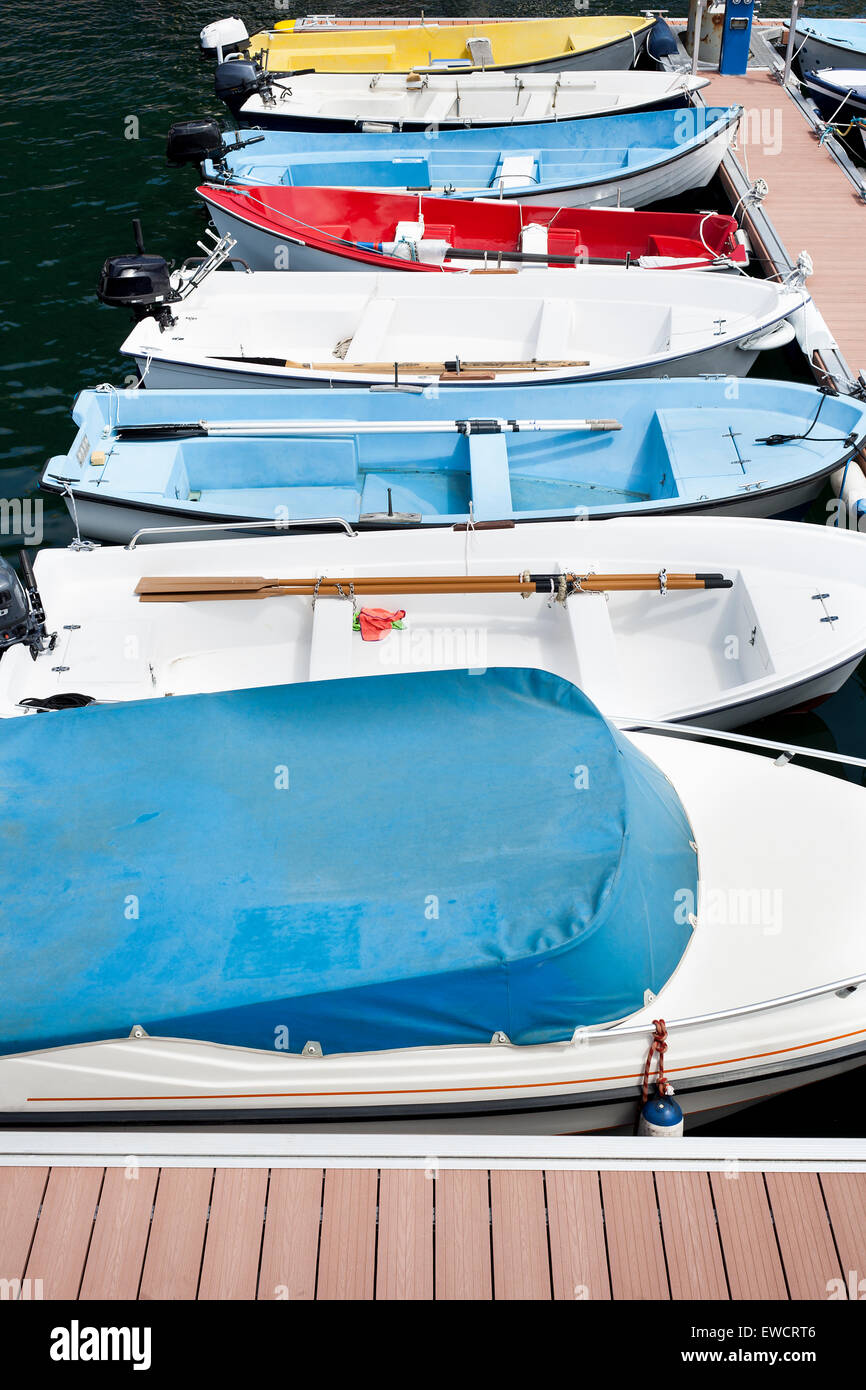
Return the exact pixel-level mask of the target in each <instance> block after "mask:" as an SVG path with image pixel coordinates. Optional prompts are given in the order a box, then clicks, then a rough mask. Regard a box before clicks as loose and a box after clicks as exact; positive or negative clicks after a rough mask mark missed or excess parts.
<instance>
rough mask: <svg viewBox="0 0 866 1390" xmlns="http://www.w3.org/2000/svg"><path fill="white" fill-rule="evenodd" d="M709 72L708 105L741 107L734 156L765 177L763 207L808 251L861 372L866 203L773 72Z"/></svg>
mask: <svg viewBox="0 0 866 1390" xmlns="http://www.w3.org/2000/svg"><path fill="white" fill-rule="evenodd" d="M708 75H709V76H710V86H709V87H708V88H707V89H706V91H705V92H704V93H703V95H704V98H705V100H706V101H707V103H708V104H713V105H722V106H728V105H731V104H734V103H739V105H741V106H742V107H743V108H744V112H745V114H744V118H743V121H742V123H741V128H740V136H739V148H738V150H737V152H736V158H737V160H738V162H739V164H740V166H741V167H742V169H743V171H744V172H745V174H746V176H747V178H748V179H749V180H750V181H753V180H755V179H757V178H763V179H765V180H766V182H767V184H768V186H769V190H770V191H769V195H768V196H767V199H766V201H765V203H764V210H765V212H766V213H767V216H768V217H769V218H770V220H771V221H772V223H773V226H774V227H775V229H776V231H777V232H778V234H779V236H780V238H781V240H782V241H783V242H784V244H785V246H786V248H787V250H788V253H789V256H790V258H791V260H792V261H796V259H797V256H798V255H799V253H800V252H801V251H803V250H805V251H808V252H809V254H810V255H811V257H812V260H813V262H814V266H815V271H814V274H813V275H811V276H810V277H809V280H808V281H807V288H808V290H809V291H810V293H811V294H812V297H813V299H814V300H815V303H816V305H817V307H818V309H819V310H820V311H821V314H822V315H823V317H824V319H825V320H826V322H827V324H828V325H829V327H830V330H831V332H832V333H833V335H834V337H835V339H836V342H837V343H838V345H839V350H840V352H841V353H842V355H843V357H844V358H845V359H846V361H847V362H848V364H849V366H850V367H851V369H852V370H853V372H854V374H855V376H856V374H857V373H858V372H859V371H861V370H866V285H864V281H863V278H862V275H861V274H860V273H858V271H857V270H856V269H855V267H857V266H858V265H859V264H860V262H861V261H862V256H863V249H864V246H866V203H864V201H863V198H862V197H860V196H859V195H858V192H857V190H856V189H855V188H854V186H853V184H851V183H850V181H849V180H848V178H847V177H846V175H845V173H844V171H843V170H842V169H841V168H840V166H839V165H838V164H837V162H836V161H835V160H834V158H833V156H832V155H831V154H830V152H829V150H827V149H826V148H824V147H822V146H821V144H820V142H819V139H818V136H817V135H816V133H815V131H814V130H813V129H812V127H811V126H810V124H809V122H808V121H807V120H806V119H805V117H804V116H803V114H802V112H801V111H800V109H799V108H798V107H797V105H796V104H795V103H794V101H793V100H792V99H791V97H790V96H789V95H788V93H787V92H786V91H785V90H784V88H783V87H782V86H781V85H780V84H779V83H778V82H777V81H775V80H774V78H773V77H772V75H771V73H770V72H768V71H767V70H766V69H755V70H750V71H749V72H748V74H747V75H746V76H745V77H725V76H721V75H720V74H718V73H712V74H708ZM746 223H747V226H748V230H749V232H750V235H751V236H752V240H753V244H755V249H756V251H758V253H759V254H760V253H761V246H760V233H759V232H758V231H756V228H755V226H754V224H753V223H751V221H750V219H749V217H748V216H747V217H746ZM770 269H772V266H770Z"/></svg>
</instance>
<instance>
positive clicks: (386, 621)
mask: <svg viewBox="0 0 866 1390" xmlns="http://www.w3.org/2000/svg"><path fill="white" fill-rule="evenodd" d="M405 616H406V609H405V608H398V609H397V612H396V613H389V612H388V610H387V608H362V609H361V610H360V612H359V613H358V624H359V626H360V628H361V640H362V641H363V642H381V640H382V638H383V637H384V636H386V634H387V633H389V632H390V631H391V624H392V623H399V622H400V621H401V620H402V619H403V618H405Z"/></svg>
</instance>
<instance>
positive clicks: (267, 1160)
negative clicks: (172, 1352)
mask: <svg viewBox="0 0 866 1390" xmlns="http://www.w3.org/2000/svg"><path fill="white" fill-rule="evenodd" d="M130 1145H135V1146H137V1151H136V1152H135V1153H130V1152H125V1151H124V1150H125V1149H128V1148H129V1146H130ZM857 1271H860V1272H861V1273H862V1272H864V1271H866V1144H864V1143H862V1142H855V1141H851V1142H847V1143H846V1142H845V1141H830V1140H827V1141H802V1142H799V1141H798V1142H796V1143H794V1142H793V1141H772V1140H740V1141H736V1142H734V1141H731V1140H716V1141H714V1140H710V1139H682V1140H651V1139H650V1140H642V1139H613V1138H592V1137H589V1138H581V1139H576V1138H574V1139H539V1138H523V1139H520V1138H489V1137H488V1138H472V1139H462V1138H460V1139H458V1138H455V1137H454V1136H447V1137H445V1136H440V1137H435V1136H429V1137H422V1138H420V1139H417V1138H414V1137H411V1138H410V1137H407V1136H392V1135H387V1136H385V1135H365V1136H359V1137H347V1136H333V1137H328V1136H322V1135H284V1134H275V1133H268V1132H263V1133H257V1134H220V1135H214V1134H195V1133H193V1134H182V1133H181V1134H141V1135H129V1134H126V1135H124V1134H116V1133H112V1132H106V1133H83V1134H74V1133H70V1134H63V1133H57V1134H48V1135H40V1134H33V1133H15V1134H5V1135H4V1134H0V1290H2V1291H3V1293H4V1296H5V1297H16V1296H17V1297H19V1298H22V1299H27V1298H30V1299H36V1298H42V1299H46V1300H48V1299H79V1300H84V1301H87V1300H93V1299H124V1300H136V1299H138V1300H157V1299H180V1300H195V1299H199V1300H212V1299H243V1300H254V1299H259V1300H297V1299H305V1300H311V1299H319V1300H325V1299H361V1300H364V1299H379V1300H398V1299H399V1300H405V1299H415V1300H417V1299H437V1300H448V1299H466V1300H472V1299H488V1300H489V1299H495V1300H509V1299H548V1300H549V1299H578V1300H584V1299H586V1300H589V1299H593V1300H598V1299H601V1300H611V1299H613V1300H623V1299H652V1300H686V1299H700V1300H706V1299H724V1300H741V1299H776V1300H790V1299H815V1300H826V1299H829V1298H831V1297H832V1298H835V1299H848V1298H851V1297H854V1298H856V1297H857V1296H858V1284H859V1280H860V1274H858V1273H857ZM864 1288H866V1280H864ZM861 1296H862V1291H861Z"/></svg>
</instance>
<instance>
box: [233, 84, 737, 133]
mask: <svg viewBox="0 0 866 1390" xmlns="http://www.w3.org/2000/svg"><path fill="white" fill-rule="evenodd" d="M708 82H709V79H708V78H706V77H697V76H696V77H692V76H691V75H690V74H685V73H674V72H642V71H627V72H615V71H611V72H607V71H599V72H589V71H587V72H558V73H532V72H514V73H511V72H468V73H463V74H450V73H430V72H424V73H421V72H414V73H374V74H372V75H368V74H366V73H305V74H299V75H297V76H293V77H292V79H291V82H290V83H287V82H283V81H277V82H275V83H274V84H273V85H271V86H270V87H267V88H266V89H265V90H264V91H263V92H261V93H259V92H256V93H254V94H253V95H252V96H251V97H249V99H248V100H247V101H246V102H245V103H244V105H243V107H242V109H241V115H242V117H243V119H244V120H245V121H247V122H248V123H249V124H250V125H257V124H258V123H259V121H260V120H261V118H262V117H264V118H265V119H266V120H268V119H270V120H273V119H274V118H277V119H281V120H285V121H286V123H287V124H291V122H292V120H302V121H310V122H315V121H319V122H321V123H323V125H324V124H325V123H327V122H329V121H330V122H340V123H342V122H345V123H346V124H348V125H355V124H361V123H363V122H365V121H372V122H375V123H377V124H381V125H383V126H385V127H386V128H391V127H396V128H399V127H400V126H403V125H407V124H411V125H436V124H438V125H509V124H512V123H514V122H521V123H523V122H530V123H531V122H537V121H555V120H567V119H569V118H570V117H580V116H602V115H606V114H608V113H610V112H614V111H634V110H639V109H640V108H641V107H645V106H656V105H662V104H664V103H666V102H668V103H671V104H672V103H673V102H675V101H677V100H680V99H682V100H685V99H687V98H688V97H689V96H690V95H691V94H693V93H694V92H696V91H699V90H700V89H701V88H702V87H706V86H707V84H708Z"/></svg>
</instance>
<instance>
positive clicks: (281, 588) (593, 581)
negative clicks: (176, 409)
mask: <svg viewBox="0 0 866 1390" xmlns="http://www.w3.org/2000/svg"><path fill="white" fill-rule="evenodd" d="M732 584H733V581H732V580H730V579H725V578H724V576H723V575H721V574H667V573H666V571H664V570H662V571H660V572H658V573H655V574H584V575H577V574H563V573H553V574H531V573H529V572H528V571H527V572H525V573H524V574H519V575H502V574H469V575H358V576H355V577H348V576H341V577H337V576H323V577H321V578H313V577H302V578H298V579H267V578H264V577H263V576H261V575H207V576H200V575H188V576H176V575H171V576H167V575H160V576H152V577H148V576H145V577H143V578H141V579H140V580H139V581H138V584H137V585H136V588H135V592H136V594H138V596H139V599H140V601H141V602H142V603H191V602H197V601H207V600H219V599H257V598H281V597H285V596H290V595H298V596H305V595H316V596H319V597H340V598H348V597H350V595H352V594H354V595H367V594H410V595H411V594H488V593H489V594H507V593H515V594H533V593H537V594H550V595H552V596H553V597H554V598H566V597H567V596H568V595H569V594H575V593H604V592H608V593H623V592H639V591H645V590H655V591H657V592H666V591H668V590H670V591H673V592H680V591H683V590H695V589H730V588H731V587H732Z"/></svg>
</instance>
